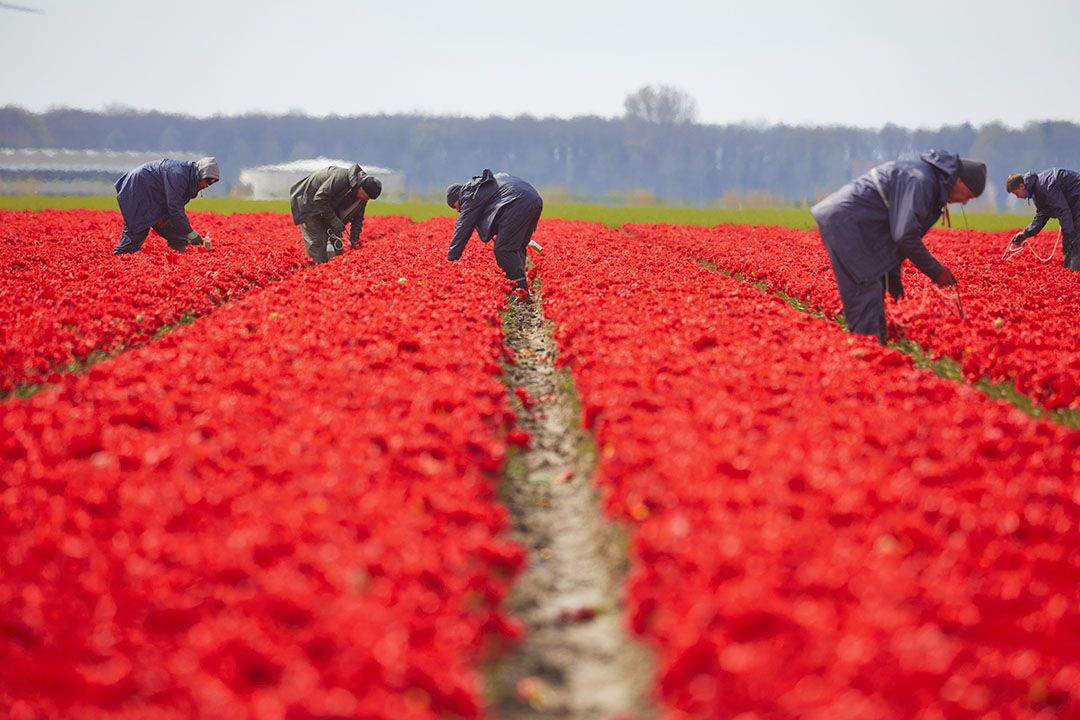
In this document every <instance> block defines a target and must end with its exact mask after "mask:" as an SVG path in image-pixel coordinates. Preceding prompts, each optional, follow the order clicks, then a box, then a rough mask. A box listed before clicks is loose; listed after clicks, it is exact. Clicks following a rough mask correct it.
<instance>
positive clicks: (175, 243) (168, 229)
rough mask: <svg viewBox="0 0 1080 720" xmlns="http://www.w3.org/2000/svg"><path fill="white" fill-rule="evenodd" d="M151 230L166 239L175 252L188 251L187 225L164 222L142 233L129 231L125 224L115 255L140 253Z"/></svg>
mask: <svg viewBox="0 0 1080 720" xmlns="http://www.w3.org/2000/svg"><path fill="white" fill-rule="evenodd" d="M151 230H153V231H154V232H155V233H157V234H158V235H160V236H161V237H163V238H165V242H166V243H168V245H169V247H170V248H172V249H173V250H177V251H179V252H184V251H186V250H187V246H188V240H187V236H188V232H189V230H188V228H187V227H186V225H185V224H184V223H182V222H180V221H178V220H162V221H160V222H158V223H157V224H155V225H154V227H152V228H147V229H145V230H143V231H141V232H132V231H131V230H129V229H128V226H127V223H124V231H123V232H122V233H121V234H120V242H118V243H117V244H116V247H114V248H113V255H125V254H128V253H135V252H139V250H141V249H142V246H143V243H144V242H146V236H147V235H149V234H150V231H151Z"/></svg>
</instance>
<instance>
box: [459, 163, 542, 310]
mask: <svg viewBox="0 0 1080 720" xmlns="http://www.w3.org/2000/svg"><path fill="white" fill-rule="evenodd" d="M543 210H544V201H543V200H542V199H541V198H540V194H539V193H538V192H536V189H535V188H534V187H533V186H532V185H530V184H529V183H527V182H525V181H524V180H522V179H521V178H518V177H514V176H513V175H508V174H506V173H495V174H493V173H492V172H491V171H490V170H484V172H483V174H482V175H480V176H478V177H474V178H473V179H472V180H470V181H469V182H467V183H465V184H464V185H462V186H461V199H460V204H459V205H458V212H459V215H458V219H457V224H456V225H455V226H454V236H453V238H451V240H450V251H449V253H447V259H448V260H451V261H453V260H457V259H458V258H460V257H461V254H462V253H463V252H464V251H465V244H466V243H468V242H469V238H470V237H472V234H473V230H476V234H477V235H479V236H480V240H482V241H483V242H489V241H490V240H491V239H492V238H495V247H494V250H495V262H496V263H498V265H499V267H500V268H501V269H502V271H503V272H504V273H506V277H507V278H509V279H510V280H512V281H514V282H515V283H517V286H518V287H519V288H523V289H526V290H528V288H529V284H528V281H527V280H526V279H525V248H526V247H527V246H528V245H529V240H530V239H532V234H533V232H535V231H536V225H537V223H539V222H540V213H542V212H543Z"/></svg>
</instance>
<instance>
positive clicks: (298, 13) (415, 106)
mask: <svg viewBox="0 0 1080 720" xmlns="http://www.w3.org/2000/svg"><path fill="white" fill-rule="evenodd" d="M16 7H24V8H32V9H36V10H40V11H41V12H25V11H22V10H18V9H15V8H16ZM481 8H489V9H481ZM1078 31H1080V0H1028V1H1026V2H1020V1H1018V0H1009V1H1005V0H981V1H980V2H951V3H950V2H945V3H943V2H940V1H938V2H934V1H931V0H893V1H892V2H875V1H874V0H815V1H814V2H805V1H803V0H791V1H790V2H782V3H781V2H769V1H767V0H758V1H756V2H755V1H753V0H739V1H738V2H728V1H727V0H712V1H711V2H680V1H679V0H669V1H668V2H664V3H660V2H651V3H642V4H641V5H640V6H638V5H637V4H635V3H631V2H589V0H572V1H568V0H541V1H540V2H522V1H520V0H518V1H515V0H509V1H508V2H499V3H470V2H466V1H465V0H459V1H458V2H431V1H429V0H380V1H379V2H367V1H366V0H365V1H360V0H355V1H352V2H349V1H347V0H302V1H298V2H289V1H286V0H260V1H259V2H248V1H247V0H183V1H182V2H175V1H173V2H155V1H154V0H93V1H91V0H16V1H15V2H0V66H2V67H3V68H4V69H3V72H2V73H0V105H18V106H22V107H24V108H28V109H31V110H35V111H41V110H45V109H48V108H52V107H61V106H63V107H77V108H85V109H95V110H99V109H103V108H106V107H109V106H115V105H122V106H128V107H131V108H136V109H140V110H161V111H166V112H184V113H188V114H192V115H197V116H206V115H215V114H228V115H232V114H239V113H245V112H269V113H275V114H278V113H286V112H290V111H299V112H302V113H305V114H309V115H327V114H338V115H355V114H370V113H402V112H423V113H430V114H451V115H468V116H480V117H482V116H487V115H502V116H516V115H521V114H529V115H533V116H538V117H549V116H555V117H572V116H578V115H600V116H604V117H613V116H617V115H621V114H622V111H623V100H624V98H625V97H626V95H627V94H628V93H630V92H633V91H634V90H636V89H638V88H640V87H641V86H643V85H648V84H661V83H663V84H669V85H674V86H676V87H678V88H681V89H683V90H685V91H686V92H687V93H689V94H690V95H691V96H692V97H693V98H694V99H695V100H696V101H697V106H698V120H699V121H700V122H704V123H731V122H752V123H769V124H773V123H786V124H814V125H822V124H828V125H835V124H843V125H856V126H860V127H878V126H881V125H883V124H885V123H887V122H893V123H896V124H899V125H903V126H908V127H937V126H940V125H942V124H953V123H961V122H971V123H973V124H975V125H980V124H984V123H987V122H992V121H1002V122H1004V123H1006V124H1007V125H1011V126H1019V125H1023V124H1024V123H1026V122H1028V121H1031V120H1045V119H1054V120H1071V121H1074V122H1080V92H1078V91H1077V88H1078V87H1080V81H1078V80H1077V79H1076V77H1075V76H1076V74H1077V73H1078V72H1080V34H1078Z"/></svg>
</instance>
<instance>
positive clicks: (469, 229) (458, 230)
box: [446, 198, 484, 262]
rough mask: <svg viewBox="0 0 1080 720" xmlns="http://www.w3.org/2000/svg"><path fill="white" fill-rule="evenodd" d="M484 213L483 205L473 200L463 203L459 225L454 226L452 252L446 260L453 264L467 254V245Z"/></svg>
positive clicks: (458, 220) (451, 240)
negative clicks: (464, 253) (463, 254)
mask: <svg viewBox="0 0 1080 720" xmlns="http://www.w3.org/2000/svg"><path fill="white" fill-rule="evenodd" d="M483 212H484V206H483V204H481V203H479V202H475V201H474V200H473V199H472V198H469V199H467V200H462V201H461V212H460V214H458V219H457V223H456V224H455V225H454V236H453V237H452V238H450V251H449V252H448V253H447V255H446V259H447V260H450V261H451V262H453V261H455V260H458V259H459V258H460V257H461V254H462V253H463V252H465V244H466V243H468V242H469V238H471V237H472V234H473V231H474V230H475V229H476V223H477V221H478V220H480V216H481V215H482V214H483Z"/></svg>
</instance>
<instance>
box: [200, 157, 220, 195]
mask: <svg viewBox="0 0 1080 720" xmlns="http://www.w3.org/2000/svg"><path fill="white" fill-rule="evenodd" d="M195 168H196V170H198V171H199V189H200V190H205V189H206V188H208V187H210V186H211V185H213V184H214V183H216V182H217V181H218V180H220V179H221V168H220V167H218V161H217V158H213V157H204V158H199V159H198V160H196V161H195Z"/></svg>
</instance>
